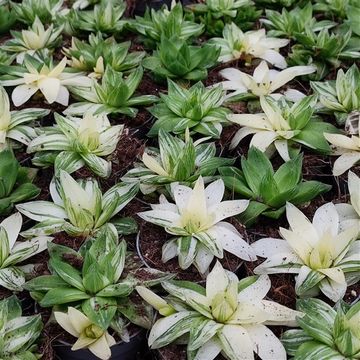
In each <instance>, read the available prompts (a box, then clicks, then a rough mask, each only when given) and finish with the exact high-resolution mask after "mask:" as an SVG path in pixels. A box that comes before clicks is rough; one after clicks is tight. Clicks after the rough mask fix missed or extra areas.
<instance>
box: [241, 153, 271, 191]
mask: <svg viewBox="0 0 360 360" xmlns="http://www.w3.org/2000/svg"><path fill="white" fill-rule="evenodd" d="M241 168H242V171H243V173H244V176H245V179H246V182H247V184H248V185H249V187H250V189H251V190H252V192H253V193H254V194H255V195H257V196H259V195H260V194H261V190H260V186H261V182H262V180H263V178H264V177H265V176H266V175H267V176H268V177H270V176H272V174H273V168H272V165H271V162H270V160H269V159H268V158H267V157H266V155H265V154H264V153H263V152H262V151H260V150H259V149H257V148H255V147H251V148H250V150H249V152H248V158H247V159H245V157H242V158H241Z"/></svg>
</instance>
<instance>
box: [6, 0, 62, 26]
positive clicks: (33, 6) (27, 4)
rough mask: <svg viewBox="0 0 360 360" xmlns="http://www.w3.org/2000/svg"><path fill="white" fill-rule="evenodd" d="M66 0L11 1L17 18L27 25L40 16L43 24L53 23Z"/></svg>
mask: <svg viewBox="0 0 360 360" xmlns="http://www.w3.org/2000/svg"><path fill="white" fill-rule="evenodd" d="M63 3H64V0H23V1H21V2H20V3H17V2H13V1H11V9H12V10H13V12H14V14H15V17H16V20H18V21H21V22H23V23H25V24H27V25H31V24H33V23H34V21H35V19H36V18H39V19H40V21H41V22H42V23H43V24H49V23H51V22H52V21H53V20H54V19H55V18H56V15H57V14H58V12H59V11H60V9H61V8H62V6H63Z"/></svg>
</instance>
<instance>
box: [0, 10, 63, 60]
mask: <svg viewBox="0 0 360 360" xmlns="http://www.w3.org/2000/svg"><path fill="white" fill-rule="evenodd" d="M62 30H63V28H62V26H60V27H57V28H54V25H53V24H51V25H50V26H49V27H48V28H47V29H46V30H45V27H44V25H43V23H42V22H41V21H40V19H39V18H38V17H36V18H35V21H34V23H33V24H32V25H31V27H29V29H28V30H22V31H21V32H20V31H12V32H11V35H12V37H13V38H12V39H10V40H8V41H6V43H5V44H4V45H3V46H2V48H3V50H5V51H8V52H10V53H15V54H17V55H16V61H17V62H18V63H19V64H22V63H23V61H24V57H25V54H29V55H32V56H36V54H37V52H38V51H39V50H44V49H45V50H53V49H54V48H56V47H57V46H58V45H59V43H60V42H61V32H62ZM48 54H49V53H47V55H48Z"/></svg>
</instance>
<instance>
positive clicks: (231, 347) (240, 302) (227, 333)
mask: <svg viewBox="0 0 360 360" xmlns="http://www.w3.org/2000/svg"><path fill="white" fill-rule="evenodd" d="M162 286H163V288H164V289H165V290H166V291H167V292H168V293H169V294H170V297H169V298H168V299H166V300H165V299H162V298H161V297H159V296H158V295H156V294H154V293H153V292H152V291H150V290H148V289H146V288H145V287H137V291H138V293H139V294H140V296H142V297H143V298H144V299H145V300H146V301H147V302H148V303H149V304H151V305H152V306H153V307H154V308H155V309H157V310H158V311H159V313H160V314H161V315H163V317H161V318H160V319H158V320H157V321H156V323H155V324H154V325H153V327H152V329H151V331H150V334H149V340H148V343H149V346H150V348H152V349H158V348H161V347H163V346H166V345H168V344H171V343H173V342H174V341H176V340H177V339H178V338H180V337H183V338H184V335H185V334H188V333H189V334H190V336H189V337H185V339H187V350H188V351H187V354H188V359H196V360H213V359H215V358H216V357H217V356H218V355H219V354H220V353H221V354H223V355H224V356H226V358H228V359H230V360H251V359H254V352H255V353H256V354H257V355H258V356H259V357H260V358H261V359H263V360H285V359H286V352H285V349H284V347H283V345H282V344H281V342H280V340H279V339H278V338H277V337H276V336H275V335H274V333H273V332H272V331H271V330H270V329H269V328H267V325H285V326H296V317H297V316H302V313H300V312H298V311H295V310H292V309H289V308H287V307H286V306H283V305H280V304H278V303H276V302H273V301H270V300H265V296H266V294H267V293H268V291H269V290H270V287H271V282H270V279H269V277H268V276H267V275H262V276H259V277H250V278H245V279H242V280H240V281H239V279H238V278H237V276H236V275H235V274H234V273H231V272H229V271H226V270H224V269H223V267H222V266H221V264H220V263H219V262H217V263H216V264H215V266H214V268H213V269H212V271H211V272H210V273H209V274H208V276H207V278H206V288H203V287H202V286H199V285H196V284H194V283H191V282H189V281H168V282H163V283H162Z"/></svg>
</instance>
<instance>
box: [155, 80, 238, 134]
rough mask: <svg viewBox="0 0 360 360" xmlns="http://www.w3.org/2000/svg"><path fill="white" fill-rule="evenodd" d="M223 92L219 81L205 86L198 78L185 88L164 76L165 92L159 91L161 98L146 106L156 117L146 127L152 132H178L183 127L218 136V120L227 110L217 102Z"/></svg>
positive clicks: (222, 97) (221, 99)
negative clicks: (165, 79) (148, 126)
mask: <svg viewBox="0 0 360 360" xmlns="http://www.w3.org/2000/svg"><path fill="white" fill-rule="evenodd" d="M224 96H225V93H224V91H223V88H222V86H221V85H219V86H216V87H213V88H212V89H207V88H206V87H205V86H204V84H203V83H201V82H198V83H196V84H195V85H193V86H192V87H191V88H189V89H186V88H184V87H181V86H180V85H177V84H176V83H175V82H174V81H172V80H170V79H169V80H168V93H167V95H165V94H160V97H161V101H160V102H159V103H158V104H156V105H155V106H153V107H152V108H150V109H149V111H150V112H151V114H152V115H154V116H155V117H156V118H157V120H156V121H155V123H154V124H153V126H152V127H151V129H150V131H149V135H150V136H154V135H156V134H157V133H158V132H159V130H160V129H162V130H164V131H167V132H173V133H175V134H182V133H184V132H185V130H186V129H187V128H189V129H190V131H191V132H194V133H200V134H202V135H205V136H210V137H214V138H219V137H220V134H221V131H222V124H223V123H227V122H228V121H227V119H226V116H227V115H228V114H230V113H231V111H230V110H229V109H227V108H225V107H222V106H221V105H222V104H223V102H224Z"/></svg>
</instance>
